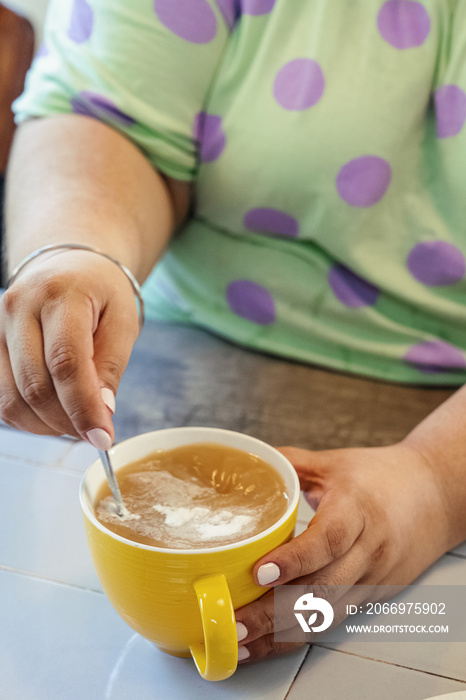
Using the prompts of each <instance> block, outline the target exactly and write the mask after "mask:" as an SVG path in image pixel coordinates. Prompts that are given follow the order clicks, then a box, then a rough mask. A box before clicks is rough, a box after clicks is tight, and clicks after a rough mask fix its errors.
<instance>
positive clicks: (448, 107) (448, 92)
mask: <svg viewBox="0 0 466 700" xmlns="http://www.w3.org/2000/svg"><path fill="white" fill-rule="evenodd" d="M435 111H436V115H437V136H438V137H439V138H440V139H446V138H448V137H449V136H456V135H457V134H459V133H460V131H461V130H462V128H463V126H464V124H465V122H466V93H465V92H464V90H462V89H461V88H460V87H458V86H457V85H444V86H443V87H441V88H439V90H437V91H436V93H435Z"/></svg>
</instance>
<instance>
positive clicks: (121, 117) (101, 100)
mask: <svg viewBox="0 0 466 700" xmlns="http://www.w3.org/2000/svg"><path fill="white" fill-rule="evenodd" d="M71 107H72V110H73V112H74V113H75V114H83V115H84V116H86V117H95V118H99V117H100V116H102V115H103V116H106V117H110V119H112V120H113V121H115V122H118V123H119V124H121V125H122V126H132V125H133V124H135V123H136V122H135V120H134V119H133V118H132V117H130V116H129V115H128V114H125V113H124V112H122V111H121V110H120V109H118V107H117V106H116V105H114V104H113V102H112V101H111V100H109V99H108V98H107V97H103V96H102V95H98V94H97V93H94V92H87V91H83V92H80V93H79V95H78V96H77V97H74V98H73V99H72V100H71Z"/></svg>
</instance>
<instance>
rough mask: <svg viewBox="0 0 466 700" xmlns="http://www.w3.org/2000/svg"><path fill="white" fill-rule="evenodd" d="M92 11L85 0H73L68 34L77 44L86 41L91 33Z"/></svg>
mask: <svg viewBox="0 0 466 700" xmlns="http://www.w3.org/2000/svg"><path fill="white" fill-rule="evenodd" d="M93 24H94V12H93V10H92V7H91V6H90V5H89V4H88V3H87V2H86V0H74V3H73V9H72V11H71V18H70V24H69V27H68V36H69V38H70V39H72V41H75V42H76V43H77V44H82V43H83V42H84V41H87V40H88V39H89V37H90V36H91V34H92V27H93Z"/></svg>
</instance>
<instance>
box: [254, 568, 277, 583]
mask: <svg viewBox="0 0 466 700" xmlns="http://www.w3.org/2000/svg"><path fill="white" fill-rule="evenodd" d="M278 578H280V569H279V568H278V566H277V565H276V564H274V563H273V562H269V563H268V564H262V566H259V569H258V571H257V580H258V581H259V584H260V585H261V586H268V585H269V583H273V582H274V581H276V580H277V579H278Z"/></svg>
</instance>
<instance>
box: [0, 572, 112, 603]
mask: <svg viewBox="0 0 466 700" xmlns="http://www.w3.org/2000/svg"><path fill="white" fill-rule="evenodd" d="M2 571H4V572H5V573H7V574H16V575H17V576H24V578H32V579H36V580H38V581H45V582H46V583H53V584H54V585H56V586H65V587H66V588H76V589H78V590H79V591H86V593H96V594H97V595H102V596H105V593H104V592H103V591H99V590H98V589H97V588H88V587H87V586H80V585H79V584H77V583H68V582H67V581H57V580H56V579H54V578H49V577H48V576H42V575H41V574H35V573H33V572H32V571H23V570H21V569H15V568H14V567H12V566H5V565H4V564H0V572H2Z"/></svg>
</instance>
